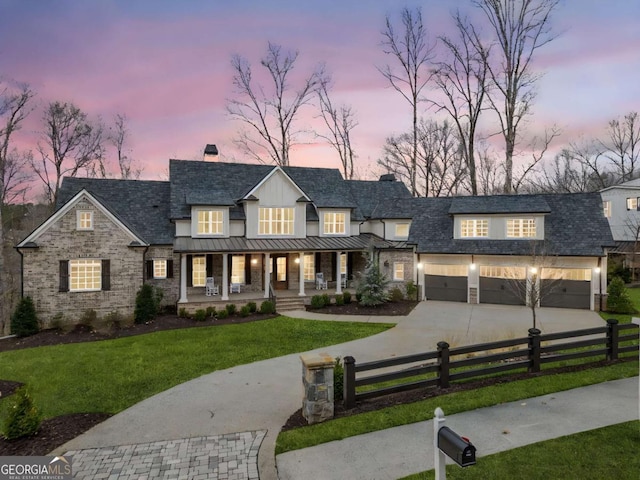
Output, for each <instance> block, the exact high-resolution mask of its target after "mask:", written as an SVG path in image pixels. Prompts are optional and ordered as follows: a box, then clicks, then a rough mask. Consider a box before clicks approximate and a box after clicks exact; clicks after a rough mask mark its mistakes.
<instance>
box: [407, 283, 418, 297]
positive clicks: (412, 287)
mask: <svg viewBox="0 0 640 480" xmlns="http://www.w3.org/2000/svg"><path fill="white" fill-rule="evenodd" d="M404 289H405V291H406V292H407V298H408V299H409V300H415V299H416V295H417V294H418V287H417V286H416V284H415V283H413V280H409V281H408V282H407V284H406V285H405V288H404Z"/></svg>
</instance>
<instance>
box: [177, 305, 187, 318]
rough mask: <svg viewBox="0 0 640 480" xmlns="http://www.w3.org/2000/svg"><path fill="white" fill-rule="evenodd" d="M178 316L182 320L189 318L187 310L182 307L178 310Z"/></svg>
mask: <svg viewBox="0 0 640 480" xmlns="http://www.w3.org/2000/svg"><path fill="white" fill-rule="evenodd" d="M178 316H179V317H180V318H187V317H188V316H189V314H188V313H187V309H186V308H184V307H181V308H180V310H178Z"/></svg>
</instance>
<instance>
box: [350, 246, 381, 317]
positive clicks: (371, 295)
mask: <svg viewBox="0 0 640 480" xmlns="http://www.w3.org/2000/svg"><path fill="white" fill-rule="evenodd" d="M387 285H389V279H387V276H386V275H385V274H383V273H382V272H381V271H380V265H379V263H378V261H377V260H376V258H375V255H374V254H373V252H371V251H369V252H368V253H367V266H366V267H365V269H364V273H363V274H362V276H361V277H360V282H359V283H358V287H357V289H356V296H360V300H359V301H360V304H361V305H362V306H365V307H376V306H378V305H382V304H383V303H386V302H387V301H388V300H389V294H388V293H387Z"/></svg>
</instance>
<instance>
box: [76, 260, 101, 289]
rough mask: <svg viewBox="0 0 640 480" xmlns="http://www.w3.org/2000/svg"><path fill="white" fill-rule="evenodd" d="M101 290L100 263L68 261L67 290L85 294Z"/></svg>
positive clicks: (93, 261)
mask: <svg viewBox="0 0 640 480" xmlns="http://www.w3.org/2000/svg"><path fill="white" fill-rule="evenodd" d="M101 289H102V261H101V260H91V259H86V258H82V259H76V260H69V290H70V291H72V292H87V291H94V290H101Z"/></svg>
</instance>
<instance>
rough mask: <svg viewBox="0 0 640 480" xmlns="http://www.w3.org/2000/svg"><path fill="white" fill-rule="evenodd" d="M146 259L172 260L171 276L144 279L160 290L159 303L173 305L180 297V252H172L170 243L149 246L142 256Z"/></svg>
mask: <svg viewBox="0 0 640 480" xmlns="http://www.w3.org/2000/svg"><path fill="white" fill-rule="evenodd" d="M144 259H145V262H146V261H147V260H154V259H155V260H159V259H166V260H173V278H147V279H145V281H146V282H147V283H148V284H150V285H153V286H154V287H157V288H159V289H161V290H162V292H163V295H162V303H161V305H164V306H166V305H175V304H176V303H177V301H178V298H179V297H180V254H179V253H174V252H173V246H172V245H166V246H161V247H160V246H155V247H154V246H152V247H149V249H148V250H147V253H146V254H145V256H144Z"/></svg>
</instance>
